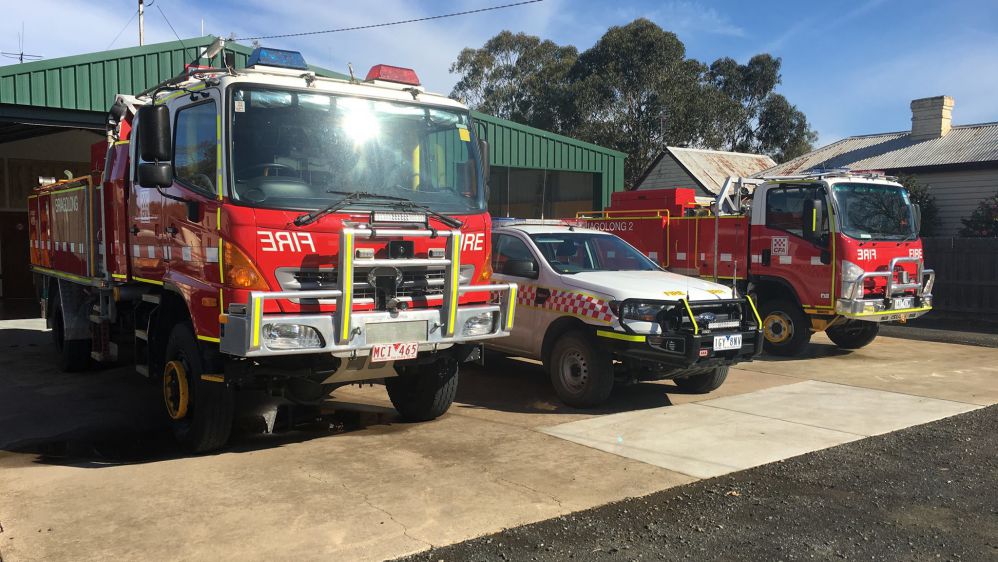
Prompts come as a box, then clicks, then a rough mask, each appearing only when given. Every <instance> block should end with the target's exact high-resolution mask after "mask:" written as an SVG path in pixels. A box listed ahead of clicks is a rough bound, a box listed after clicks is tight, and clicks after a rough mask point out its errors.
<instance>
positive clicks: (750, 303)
mask: <svg viewBox="0 0 998 562" xmlns="http://www.w3.org/2000/svg"><path fill="white" fill-rule="evenodd" d="M745 300H747V301H748V303H749V306H751V307H752V314H754V315H755V321H756V322H757V324H756V326H758V327H759V329H760V330H761V329H762V317H760V316H759V311H758V310H756V308H755V303H754V302H752V297H750V296H748V295H745Z"/></svg>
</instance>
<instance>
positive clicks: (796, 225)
mask: <svg viewBox="0 0 998 562" xmlns="http://www.w3.org/2000/svg"><path fill="white" fill-rule="evenodd" d="M824 194H825V190H824V188H819V187H813V186H786V187H779V188H776V189H771V190H769V192H768V193H767V195H766V226H768V227H769V228H775V229H778V230H785V231H787V232H789V233H791V234H794V235H797V236H803V235H804V232H803V226H802V225H803V222H804V209H805V201H808V200H811V199H816V198H817V199H821V200H825V196H824ZM827 218H828V206H827V205H825V206H824V207H823V208H822V216H821V217H819V219H818V222H819V224H818V232H819V233H821V232H824V230H825V229H827V223H828V221H827Z"/></svg>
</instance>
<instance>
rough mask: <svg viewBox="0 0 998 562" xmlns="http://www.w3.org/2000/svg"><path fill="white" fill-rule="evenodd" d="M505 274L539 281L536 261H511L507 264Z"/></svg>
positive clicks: (504, 268) (504, 269)
mask: <svg viewBox="0 0 998 562" xmlns="http://www.w3.org/2000/svg"><path fill="white" fill-rule="evenodd" d="M503 273H505V274H507V275H512V276H514V277H529V278H530V279H537V263H536V262H535V261H534V260H511V261H508V262H506V266H505V267H503Z"/></svg>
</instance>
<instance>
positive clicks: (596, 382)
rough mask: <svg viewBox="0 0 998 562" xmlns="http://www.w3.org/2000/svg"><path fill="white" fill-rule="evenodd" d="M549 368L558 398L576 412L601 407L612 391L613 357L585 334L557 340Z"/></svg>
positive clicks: (574, 332)
mask: <svg viewBox="0 0 998 562" xmlns="http://www.w3.org/2000/svg"><path fill="white" fill-rule="evenodd" d="M547 368H548V373H549V374H550V375H551V384H552V385H554V391H555V393H556V394H557V395H558V398H560V399H561V401H562V402H564V403H565V404H567V405H569V406H572V407H573V408H592V407H594V406H598V405H600V404H602V403H603V402H606V399H607V398H609V397H610V393H611V392H612V391H613V359H612V357H611V356H610V354H609V353H608V352H607V351H606V349H604V348H603V347H602V346H600V345H599V343H598V342H596V341H594V338H593V336H591V335H590V334H589V333H587V332H584V331H582V330H573V331H571V332H568V333H566V334H564V335H562V336H561V337H559V338H558V341H556V342H555V344H554V348H553V349H552V350H551V357H550V360H549V365H547Z"/></svg>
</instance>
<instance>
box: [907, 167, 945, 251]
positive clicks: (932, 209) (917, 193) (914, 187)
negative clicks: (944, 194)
mask: <svg viewBox="0 0 998 562" xmlns="http://www.w3.org/2000/svg"><path fill="white" fill-rule="evenodd" d="M898 183H900V184H901V185H903V186H904V187H905V189H907V190H908V195H909V196H910V197H911V202H912V203H914V204H915V205H918V206H919V208H920V209H921V211H922V225H921V229H920V230H919V234H920V235H922V236H935V235H936V233H937V230H938V229H939V205H938V204H937V203H936V196H935V195H934V194H933V193H932V188H931V187H930V186H928V185H926V184H924V183H921V182H920V181H918V178H917V177H915V176H913V175H910V174H902V175H899V176H898Z"/></svg>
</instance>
